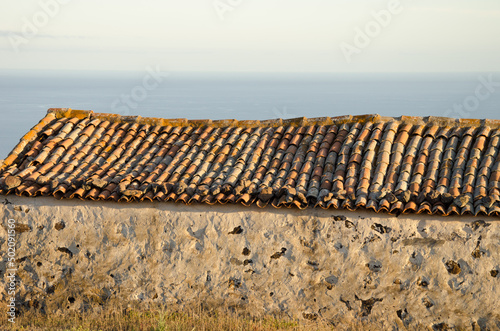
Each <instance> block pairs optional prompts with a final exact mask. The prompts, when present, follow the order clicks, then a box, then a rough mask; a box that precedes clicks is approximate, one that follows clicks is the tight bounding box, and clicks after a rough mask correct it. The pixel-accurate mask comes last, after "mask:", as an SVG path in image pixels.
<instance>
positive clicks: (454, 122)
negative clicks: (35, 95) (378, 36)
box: [47, 108, 500, 128]
mask: <svg viewBox="0 0 500 331" xmlns="http://www.w3.org/2000/svg"><path fill="white" fill-rule="evenodd" d="M49 113H51V114H53V115H54V116H55V117H56V118H57V119H59V118H64V117H65V118H74V117H76V118H79V119H84V118H97V119H100V120H107V121H110V122H120V123H122V122H124V123H137V124H143V125H144V124H148V125H155V126H156V125H158V126H182V127H184V126H193V127H202V126H212V127H228V126H238V127H244V128H254V127H279V126H313V125H334V124H349V123H361V124H364V123H368V122H393V121H394V122H396V121H397V122H400V123H401V124H413V125H428V126H447V127H483V126H488V127H491V128H500V120H495V119H469V118H451V117H440V116H406V115H402V116H399V117H391V116H380V115H378V114H366V115H343V116H334V117H329V116H325V117H314V118H306V117H296V118H288V119H282V118H275V119H267V120H236V119H222V120H211V119H193V120H189V119H186V118H170V119H167V118H158V117H142V116H125V115H120V114H112V113H95V112H94V111H92V110H78V109H71V108H50V109H49V110H48V111H47V114H49Z"/></svg>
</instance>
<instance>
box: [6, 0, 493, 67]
mask: <svg viewBox="0 0 500 331" xmlns="http://www.w3.org/2000/svg"><path fill="white" fill-rule="evenodd" d="M0 8H1V12H0V69H50V70H52V69H86V70H94V69H95V70H105V69H109V70H144V68H145V67H146V66H159V67H160V68H161V69H162V70H168V71H293V72H303V71H313V72H315V71H321V72H339V71H342V72H345V71H347V72H350V71H355V72H367V71H368V72H400V71H401V72H413V71H417V72H420V71H422V72H429V71H488V72H492V71H500V40H499V38H500V37H499V33H500V1H498V0H481V1H471V0H441V1H435V0H434V1H431V0H400V1H394V0H390V1H387V0H384V1H375V0H370V1H368V0H307V1H306V0H182V1H180V0H175V1H174V0H147V1H142V2H138V1H130V0H120V1H118V0H106V1H97V0H85V1H84V0H39V1H31V0H23V1H19V0H0Z"/></svg>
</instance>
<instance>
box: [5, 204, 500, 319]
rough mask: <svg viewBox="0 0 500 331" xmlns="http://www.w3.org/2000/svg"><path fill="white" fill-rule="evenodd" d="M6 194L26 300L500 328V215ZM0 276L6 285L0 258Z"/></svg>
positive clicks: (50, 306) (62, 307)
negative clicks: (432, 214) (390, 212)
mask: <svg viewBox="0 0 500 331" xmlns="http://www.w3.org/2000/svg"><path fill="white" fill-rule="evenodd" d="M1 200H2V201H3V200H5V201H4V204H2V205H0V220H1V222H2V224H1V225H2V226H1V227H0V251H1V252H3V255H5V252H6V251H7V221H8V219H14V220H15V221H16V224H17V225H16V230H17V246H16V247H17V249H16V259H17V264H18V267H19V270H18V273H17V276H18V281H19V284H18V287H17V294H18V298H19V302H21V303H22V304H23V305H24V306H25V307H34V308H36V309H39V310H43V311H45V312H54V311H61V312H64V311H66V310H75V309H76V310H82V309H87V308H91V307H101V306H103V305H104V306H105V305H106V304H107V303H111V304H113V303H116V302H120V303H122V304H123V303H136V304H137V303H140V304H141V305H143V306H144V307H147V306H149V305H156V304H167V305H180V306H188V305H192V304H195V303H196V304H199V303H201V304H203V305H205V306H207V307H218V306H224V307H230V308H231V309H234V310H236V311H238V312H243V313H248V314H251V315H262V314H274V313H277V314H285V315H288V316H291V317H293V318H299V319H325V320H327V321H332V322H333V323H334V324H335V323H339V322H342V321H344V322H345V321H350V320H351V321H352V320H364V319H369V320H371V321H377V323H379V325H380V326H381V328H384V329H386V328H393V327H396V328H401V329H403V328H404V327H409V328H413V327H415V328H420V327H429V328H433V327H434V328H435V329H436V328H437V329H439V328H443V329H444V328H445V327H446V326H448V327H457V328H459V327H461V328H466V329H475V328H477V329H479V328H491V329H498V328H500V302H499V298H500V274H499V272H500V248H499V247H500V222H499V221H500V220H499V219H493V218H487V217H470V216H468V217H446V218H439V217H430V216H427V215H400V216H399V217H395V216H391V215H387V214H376V213H373V212H366V211H356V212H348V211H344V210H327V211H325V210H305V211H299V210H296V209H274V208H266V209H259V208H257V207H249V208H247V207H242V206H235V205H222V206H208V205H194V206H185V205H182V204H173V203H131V204H122V203H107V202H105V203H103V202H93V201H85V202H82V201H77V200H63V201H59V200H55V199H53V198H41V197H38V198H21V197H16V196H7V197H5V196H2V197H1ZM0 276H1V277H0V279H1V281H2V284H1V285H2V286H3V287H5V286H6V282H7V278H6V276H7V275H6V264H5V263H2V265H1V266H0ZM6 300H7V293H6V291H2V292H0V302H1V303H2V304H4V303H5V302H6Z"/></svg>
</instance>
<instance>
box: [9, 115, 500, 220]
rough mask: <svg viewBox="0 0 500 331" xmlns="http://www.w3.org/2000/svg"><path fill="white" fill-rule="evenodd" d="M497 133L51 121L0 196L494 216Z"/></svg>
mask: <svg viewBox="0 0 500 331" xmlns="http://www.w3.org/2000/svg"><path fill="white" fill-rule="evenodd" d="M499 128H500V122H499V121H498V120H485V121H481V120H455V119H448V118H441V117H428V118H421V117H407V116H402V117H400V118H388V117H380V116H378V115H363V116H354V117H352V116H340V117H333V118H329V117H324V118H316V119H307V118H304V117H301V118H296V119H285V120H282V119H278V120H267V121H236V120H217V121H211V120H186V119H170V120H168V119H158V118H142V117H140V116H119V115H115V114H99V113H93V112H91V111H80V110H72V109H50V110H49V111H48V113H47V116H45V117H44V118H43V119H42V120H41V121H40V122H39V123H38V124H37V125H35V127H33V128H32V129H31V130H30V131H29V132H28V133H27V134H26V135H25V136H24V137H23V138H22V139H21V141H20V142H19V144H18V145H17V146H16V147H15V148H14V150H13V151H12V152H11V154H10V155H9V156H8V157H7V158H6V159H5V161H4V163H3V164H2V166H1V167H0V188H1V189H2V193H3V194H12V193H15V194H19V195H25V196H36V195H53V196H55V197H57V198H80V199H91V200H112V201H123V202H131V201H144V200H146V201H154V200H158V201H175V202H183V203H186V204H191V203H195V202H196V203H207V204H215V203H221V204H225V203H241V204H243V205H245V206H249V205H251V204H256V205H257V206H259V207H265V206H267V205H272V206H274V207H276V208H281V207H292V206H296V207H298V208H300V209H304V208H307V207H308V206H311V207H314V206H316V207H320V208H346V209H348V210H355V209H357V208H366V209H370V210H374V211H376V212H390V213H394V214H399V213H428V214H438V215H457V214H467V213H468V214H475V215H479V214H484V215H495V216H499V215H500V206H499V200H500V198H498V195H499V194H500V153H499V144H500V130H499Z"/></svg>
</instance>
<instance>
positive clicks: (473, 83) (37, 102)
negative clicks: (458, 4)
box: [0, 67, 500, 159]
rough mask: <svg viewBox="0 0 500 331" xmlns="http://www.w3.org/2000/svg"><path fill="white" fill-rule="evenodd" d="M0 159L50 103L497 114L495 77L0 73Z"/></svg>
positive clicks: (194, 112)
mask: <svg viewBox="0 0 500 331" xmlns="http://www.w3.org/2000/svg"><path fill="white" fill-rule="evenodd" d="M0 102H1V103H0V105H1V106H0V113H1V114H2V116H3V118H4V120H3V121H1V123H0V142H1V143H0V159H3V158H5V157H6V156H7V154H8V153H9V152H10V151H11V150H12V148H13V147H14V146H15V145H16V144H17V142H18V141H19V139H20V138H21V137H22V136H23V135H24V134H25V133H26V132H27V131H28V130H29V129H30V128H31V127H32V126H34V125H35V124H36V123H37V122H38V121H39V120H40V119H41V118H42V117H43V116H44V115H45V113H46V111H47V109H49V108H73V109H84V110H93V111H95V112H103V113H118V114H121V115H140V116H143V117H162V118H188V119H238V120H245V119H248V120H264V119H273V118H294V117H302V116H304V117H308V118H313V117H323V116H332V117H333V116H341V115H362V114H379V115H382V116H393V117H397V116H401V115H410V116H446V117H452V118H479V119H484V118H489V119H500V74H499V73H427V74H426V73H369V74H363V73H356V74H352V73H338V74H334V73H216V72H207V73H195V72H168V71H165V72H162V71H159V70H157V68H152V67H151V68H147V69H145V70H144V71H141V72H119V71H29V70H22V71H16V70H2V71H0Z"/></svg>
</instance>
